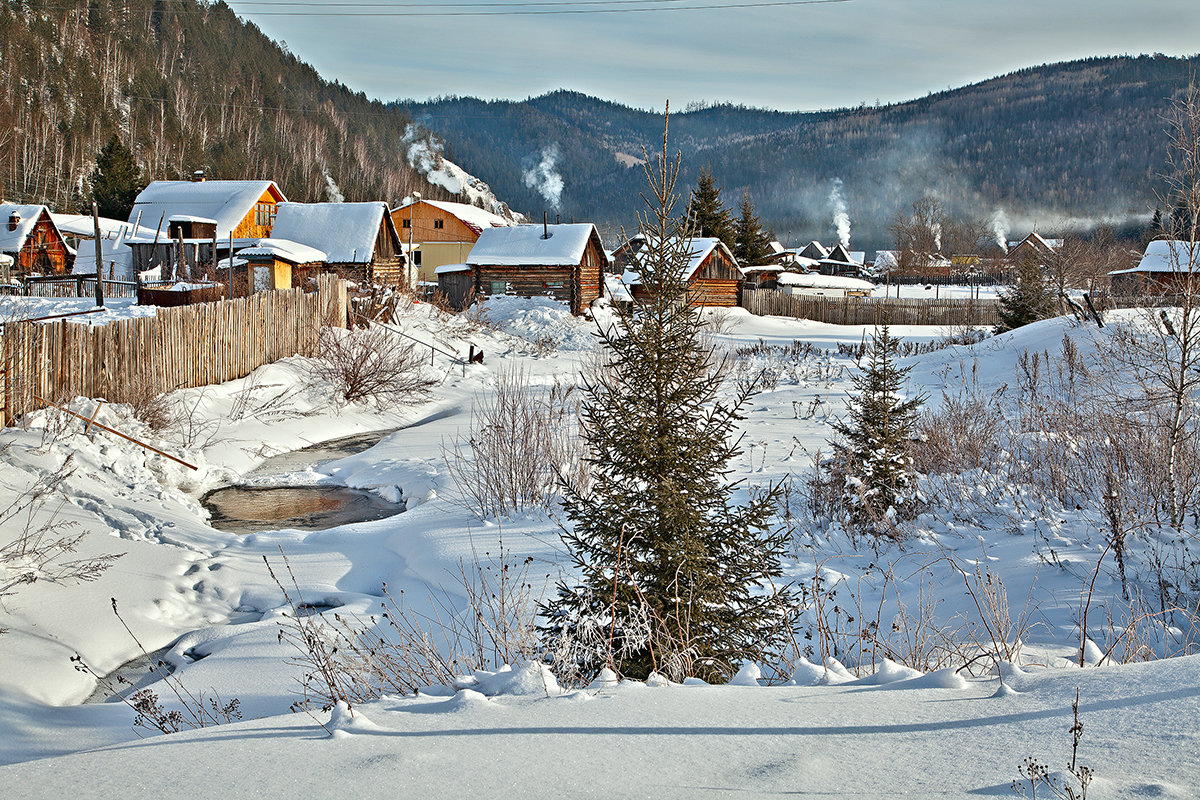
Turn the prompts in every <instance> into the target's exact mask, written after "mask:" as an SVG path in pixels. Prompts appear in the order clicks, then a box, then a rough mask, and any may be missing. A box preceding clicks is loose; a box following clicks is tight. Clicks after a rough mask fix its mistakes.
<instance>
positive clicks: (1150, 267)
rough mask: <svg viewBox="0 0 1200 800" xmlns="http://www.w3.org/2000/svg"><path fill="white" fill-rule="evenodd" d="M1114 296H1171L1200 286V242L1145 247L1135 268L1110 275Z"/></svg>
mask: <svg viewBox="0 0 1200 800" xmlns="http://www.w3.org/2000/svg"><path fill="white" fill-rule="evenodd" d="M1108 274H1109V277H1110V278H1112V290H1113V294H1139V293H1141V292H1151V293H1160V292H1161V293H1171V292H1179V291H1183V290H1184V288H1185V287H1186V286H1187V285H1188V284H1191V285H1192V286H1193V287H1196V286H1197V284H1200V242H1183V241H1178V240H1171V239H1161V240H1158V241H1154V242H1150V244H1148V245H1146V253H1145V254H1144V255H1143V256H1142V260H1141V261H1139V262H1138V265H1137V266H1136V267H1133V268H1131V269H1119V270H1114V271H1113V272H1110V273H1108Z"/></svg>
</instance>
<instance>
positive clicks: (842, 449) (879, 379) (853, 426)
mask: <svg viewBox="0 0 1200 800" xmlns="http://www.w3.org/2000/svg"><path fill="white" fill-rule="evenodd" d="M899 344H900V340H899V339H896V338H894V337H893V336H892V335H891V332H890V331H889V330H888V326H887V325H884V326H883V327H882V328H879V329H878V330H877V331H876V332H875V334H874V335H873V336H872V337H871V346H870V348H869V349H868V351H867V353H866V356H865V358H866V366H865V367H863V369H862V370H861V371H860V372H859V373H858V374H857V375H855V376H854V394H853V395H852V396H851V402H850V406H849V414H848V416H847V417H845V418H843V419H840V420H838V421H837V422H835V423H834V426H833V428H834V431H835V432H836V433H837V438H836V439H834V440H833V441H832V442H831V445H832V446H833V450H834V457H833V458H832V459H831V460H830V461H829V462H827V467H829V468H830V469H831V471H832V472H833V473H834V475H835V477H837V478H839V479H842V483H843V485H842V503H843V505H844V507H845V508H846V510H847V512H848V517H849V521H850V524H851V525H852V526H853V527H854V528H855V529H856V530H859V531H867V532H871V533H875V534H878V535H884V536H890V537H893V538H895V537H896V536H897V529H896V522H897V521H898V520H899V519H903V518H905V517H908V516H911V513H912V511H913V510H914V509H915V505H916V501H917V499H918V497H917V492H916V485H915V475H914V472H913V466H912V456H911V455H910V453H909V442H910V441H911V440H912V437H913V434H914V431H915V429H916V422H917V414H918V412H919V411H920V408H921V405H922V404H923V403H924V402H925V398H924V396H917V397H913V398H911V399H908V400H905V399H903V393H904V383H905V378H906V377H907V375H908V373H909V371H910V370H911V369H912V368H911V367H899V366H897V364H896V359H897V357H898V356H897V350H898V347H899Z"/></svg>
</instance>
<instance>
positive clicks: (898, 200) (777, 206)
mask: <svg viewBox="0 0 1200 800" xmlns="http://www.w3.org/2000/svg"><path fill="white" fill-rule="evenodd" d="M1197 67H1200V57H1193V58H1191V59H1180V58H1170V57H1166V56H1142V57H1116V58H1095V59H1087V60H1082V61H1074V62H1069V63H1062V64H1052V65H1047V66H1040V67H1034V68H1030V69H1024V70H1020V71H1018V72H1014V73H1012V74H1009V75H1005V76H1003V77H999V78H995V79H992V80H988V81H984V82H982V83H979V84H975V85H972V86H967V87H965V88H961V89H955V90H950V91H945V92H940V93H937V94H932V95H929V96H927V97H924V98H921V99H919V100H914V101H912V102H908V103H902V104H897V105H890V106H882V107H865V106H862V107H858V108H853V109H842V110H836V111H828V112H816V113H813V112H802V113H781V112H774V111H765V110H759V109H752V108H745V107H738V106H729V105H717V106H711V107H707V108H700V109H695V110H689V111H686V112H684V113H676V114H672V117H671V145H672V146H673V147H676V146H677V147H679V148H680V149H681V150H682V151H683V160H684V171H685V175H684V179H685V180H686V181H687V182H688V183H689V184H691V183H694V179H695V176H696V174H697V173H698V172H699V170H700V169H701V168H702V167H704V166H709V165H711V167H712V168H713V172H714V174H715V176H716V179H717V182H718V184H719V185H720V186H722V187H723V190H724V191H723V195H722V197H723V199H725V201H726V204H727V205H729V206H735V205H736V203H737V202H738V201H739V200H740V198H741V196H742V192H743V191H746V190H748V191H749V192H750V195H751V199H752V200H753V201H754V202H755V203H756V205H757V210H758V212H759V214H760V216H761V217H762V218H763V221H764V222H765V223H766V224H769V225H772V226H774V228H775V230H776V232H777V233H778V234H779V235H781V236H785V237H787V238H789V239H800V238H812V237H817V238H821V239H829V238H831V237H832V214H833V212H832V204H831V200H830V195H831V192H832V191H833V188H834V186H835V179H840V181H841V182H842V184H841V190H840V191H841V194H842V197H843V199H844V201H845V203H846V206H847V209H848V212H849V215H850V218H851V223H852V229H851V236H852V243H853V244H854V245H855V247H857V248H868V249H869V248H872V247H882V246H886V245H887V244H888V243H889V237H888V234H887V224H888V221H889V220H890V219H891V218H892V217H893V216H894V214H895V213H896V212H897V211H901V210H906V209H907V207H908V206H909V204H910V203H911V202H912V200H914V199H915V198H916V197H918V196H920V195H921V194H923V193H926V192H932V193H935V194H937V195H938V196H939V197H941V198H942V199H943V201H944V202H945V203H946V204H947V205H948V206H949V207H950V208H951V210H953V211H956V212H958V213H962V214H969V215H972V216H976V217H983V218H990V217H992V216H996V217H997V218H998V220H999V222H1000V223H1001V227H1007V228H1008V229H1009V230H1011V231H1013V232H1018V231H1020V230H1021V229H1022V228H1023V229H1024V231H1025V232H1027V231H1028V229H1029V228H1030V227H1032V226H1037V227H1038V228H1039V229H1040V230H1041V231H1043V232H1050V233H1056V232H1058V231H1059V230H1060V229H1062V228H1064V227H1068V226H1076V227H1078V226H1086V225H1087V224H1088V223H1090V222H1094V221H1097V220H1105V221H1110V222H1120V221H1123V220H1135V219H1137V218H1139V217H1148V215H1149V214H1150V213H1151V212H1152V211H1153V209H1154V206H1155V191H1156V190H1157V189H1158V188H1160V187H1159V183H1158V181H1157V179H1156V175H1157V174H1159V173H1161V172H1162V171H1163V170H1164V168H1165V155H1166V136H1165V132H1164V127H1165V126H1164V122H1163V119H1162V117H1163V115H1164V114H1165V113H1166V112H1167V110H1168V107H1169V105H1170V103H1171V100H1172V98H1174V97H1176V96H1178V93H1179V92H1180V91H1181V90H1182V89H1183V88H1184V87H1185V86H1186V85H1187V83H1188V80H1189V78H1190V76H1191V75H1194V74H1195V73H1196V71H1197ZM397 105H398V106H399V107H400V108H402V109H403V110H404V111H405V112H406V113H408V114H411V115H412V116H413V117H414V118H415V119H418V120H421V121H423V122H425V123H426V124H427V125H428V126H429V127H430V128H432V129H434V130H437V131H438V132H439V134H441V135H442V136H444V137H445V138H446V139H447V140H449V142H450V143H451V145H452V147H453V153H454V157H455V159H456V160H457V161H459V162H460V163H463V164H465V165H468V166H469V167H470V166H475V167H476V168H477V169H478V171H479V172H478V174H479V176H480V177H481V178H483V179H484V180H486V181H488V182H489V183H490V184H491V186H492V188H493V189H494V190H495V191H496V192H497V193H498V194H500V195H501V196H502V197H504V198H505V199H506V200H508V201H509V202H510V203H511V204H512V205H513V206H514V207H517V208H522V209H529V210H537V209H541V208H545V207H547V206H550V205H551V203H550V200H547V199H546V196H545V195H546V194H549V196H550V199H551V200H552V199H553V196H552V193H543V192H539V190H538V188H537V187H538V186H539V185H544V182H541V183H539V181H538V180H529V181H527V180H526V178H527V176H529V175H530V174H531V173H532V175H533V177H536V176H538V175H544V173H545V170H544V168H543V167H542V165H544V163H545V162H546V161H547V159H546V156H547V154H549V155H550V156H554V155H555V154H557V159H556V161H555V170H556V171H557V173H558V174H559V175H560V176H561V178H562V187H563V188H562V195H561V202H560V204H559V207H558V209H557V211H558V212H559V213H560V214H561V215H562V216H563V217H564V218H571V217H579V218H587V219H595V220H597V221H598V222H601V223H602V224H603V225H604V226H605V228H606V229H608V230H610V231H611V230H612V229H613V228H615V226H616V225H618V224H625V225H628V224H630V223H631V222H632V211H633V209H634V207H635V205H634V203H631V198H632V199H634V200H636V198H637V197H638V193H639V191H640V190H641V183H642V181H643V176H642V170H641V169H639V168H637V167H636V164H633V165H632V166H627V165H630V164H632V159H631V158H630V157H631V156H638V155H640V153H641V148H642V147H643V146H645V147H646V148H647V149H648V150H649V151H650V152H652V153H653V152H654V150H655V148H656V147H658V148H661V141H662V117H661V115H660V114H655V113H651V112H648V111H640V110H635V109H631V108H627V107H624V106H620V105H617V104H614V103H608V102H604V101H601V100H597V99H595V98H592V97H587V96H584V95H581V94H578V93H574V92H566V91H560V92H555V93H552V94H548V95H545V96H542V97H536V98H531V99H529V100H526V101H523V102H505V101H497V102H484V101H480V100H475V99H470V98H446V99H440V100H437V101H432V102H411V101H404V102H400V103H398V104H397ZM554 212H555V210H554V209H553V208H551V214H552V215H553V213H554ZM998 212H1003V216H1001V215H1000V214H998ZM1005 219H1007V226H1006V225H1004V222H1005Z"/></svg>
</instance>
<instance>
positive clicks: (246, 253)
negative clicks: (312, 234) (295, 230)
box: [234, 238, 326, 294]
mask: <svg viewBox="0 0 1200 800" xmlns="http://www.w3.org/2000/svg"><path fill="white" fill-rule="evenodd" d="M237 255H238V259H241V260H244V261H245V262H246V264H245V270H246V271H247V279H246V280H245V281H243V282H241V287H242V288H243V290H244V291H251V290H253V291H256V292H261V291H267V290H270V289H291V288H292V287H293V286H301V288H302V283H301V281H302V280H303V278H304V277H306V276H307V275H310V274H316V273H317V272H320V271H323V267H324V265H325V259H326V254H325V253H324V252H322V251H320V250H318V249H316V248H315V247H309V246H308V245H303V244H299V243H297V242H292V241H289V240H287V239H275V238H267V239H263V240H262V241H261V242H259V243H258V244H256V245H255V246H254V247H247V248H245V249H243V250H239V251H238V254H237ZM236 266H237V265H236V262H235V274H236V272H237V270H236ZM234 287H235V292H234V293H235V294H237V289H238V287H239V284H238V283H237V282H235V284H234Z"/></svg>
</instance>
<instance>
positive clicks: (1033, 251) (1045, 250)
mask: <svg viewBox="0 0 1200 800" xmlns="http://www.w3.org/2000/svg"><path fill="white" fill-rule="evenodd" d="M1062 246H1063V240H1062V239H1047V238H1045V237H1044V236H1042V235H1040V234H1039V233H1037V232H1036V231H1035V232H1034V233H1031V234H1029V235H1028V236H1026V237H1025V238H1024V239H1022V240H1021V241H1019V242H1010V243H1009V248H1008V254H1007V256H1006V259H1007V261H1008V262H1009V263H1010V264H1013V265H1018V264H1022V263H1024V262H1026V261H1031V262H1033V263H1034V264H1045V263H1046V259H1047V258H1048V257H1049V256H1050V255H1051V254H1053V253H1055V252H1057V251H1058V250H1060V249H1062Z"/></svg>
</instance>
